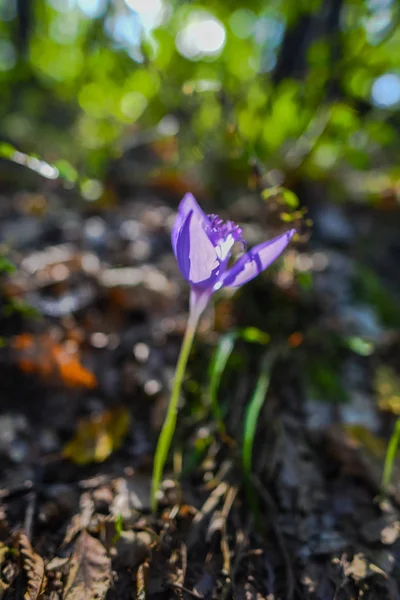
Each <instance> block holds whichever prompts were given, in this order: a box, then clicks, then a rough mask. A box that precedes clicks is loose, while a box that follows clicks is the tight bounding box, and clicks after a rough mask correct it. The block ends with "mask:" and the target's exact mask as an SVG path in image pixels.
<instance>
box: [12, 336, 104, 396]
mask: <svg viewBox="0 0 400 600" xmlns="http://www.w3.org/2000/svg"><path fill="white" fill-rule="evenodd" d="M12 347H13V348H14V350H16V351H17V354H18V365H19V367H20V368H21V369H22V370H23V371H25V373H36V374H37V375H38V376H39V377H41V378H42V379H45V380H48V379H51V378H53V379H54V380H56V381H57V380H61V382H62V383H63V385H65V386H67V387H73V388H75V387H84V388H94V387H96V385H97V382H96V377H95V376H94V374H93V373H92V372H91V371H89V370H88V369H86V367H84V366H83V365H82V364H81V362H80V356H79V351H78V348H77V347H76V348H73V350H71V347H68V348H67V346H66V345H65V344H58V343H56V342H55V340H54V339H53V338H52V337H51V335H48V334H40V335H37V336H33V335H31V334H29V333H23V334H21V335H17V336H16V337H14V339H13V341H12Z"/></svg>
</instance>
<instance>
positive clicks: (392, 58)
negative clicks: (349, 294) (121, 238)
mask: <svg viewBox="0 0 400 600" xmlns="http://www.w3.org/2000/svg"><path fill="white" fill-rule="evenodd" d="M398 12H399V9H398V4H397V3H396V2H395V1H394V0H392V1H391V0H300V1H297V2H294V1H291V0H283V1H282V0H248V1H247V2H246V3H244V2H243V1H239V0H232V1H231V2H225V1H224V0H213V1H212V2H211V0H203V1H202V2H196V3H194V2H189V1H184V0H36V1H35V2H34V3H32V2H29V0H21V1H20V2H19V3H18V8H17V1H16V0H0V94H1V98H2V103H1V106H0V140H2V141H3V142H4V143H9V144H12V145H13V146H15V147H16V148H18V150H20V151H21V152H24V153H27V154H31V153H36V154H37V155H39V156H40V157H41V158H43V159H44V160H45V161H48V162H49V163H50V164H54V163H55V162H56V161H60V160H62V161H64V162H63V163H61V164H60V163H59V164H60V166H59V169H60V171H62V168H63V166H64V171H65V170H66V171H67V175H66V177H67V178H69V179H70V180H73V179H74V170H75V169H77V170H78V171H80V172H81V174H82V173H84V174H86V175H87V176H88V177H98V176H102V175H103V174H104V169H105V166H106V165H107V163H108V161H109V159H110V158H112V157H117V156H119V155H121V154H122V153H123V152H124V151H125V150H126V149H127V148H129V147H130V146H131V145H132V144H134V143H135V142H134V140H135V139H136V137H137V135H138V134H139V132H143V131H151V130H152V129H154V128H155V127H156V126H157V125H158V124H159V123H160V122H162V123H164V128H163V129H162V131H163V133H169V134H172V135H175V136H176V137H177V141H178V151H177V153H176V156H175V158H174V160H175V161H176V163H177V164H179V165H181V166H184V167H191V166H192V165H197V164H200V163H201V162H202V161H204V160H205V159H208V158H210V157H219V156H223V157H226V159H227V160H228V161H229V160H232V161H234V160H238V159H242V158H243V159H246V160H247V159H248V158H249V157H252V156H255V157H257V158H258V159H259V160H261V161H262V162H263V163H264V164H266V165H268V167H269V168H270V169H271V170H273V169H278V170H281V171H283V173H285V174H289V175H290V174H292V175H294V176H297V174H300V175H302V174H303V175H305V176H306V177H307V178H313V179H314V178H317V179H324V180H327V181H328V182H329V183H330V184H332V189H333V190H335V189H337V188H338V186H339V187H340V189H342V188H343V186H345V188H346V190H347V192H348V193H350V194H351V195H353V196H354V197H357V196H362V197H363V198H364V197H371V198H375V197H376V196H377V195H379V193H381V192H382V190H384V189H387V188H388V187H391V186H395V183H396V180H397V178H398V175H399V168H398V167H392V165H395V164H396V162H397V158H398V153H399V150H398V144H397V133H396V129H397V128H398V120H399V108H400V76H399V56H400V29H399V27H397V20H398V19H397V18H398ZM168 116H169V117H171V116H173V117H174V120H171V119H169V120H168V121H165V117H168ZM163 119H164V121H162V120H163ZM372 166H374V167H376V168H378V169H379V177H378V176H377V177H375V178H374V179H373V181H371V180H370V179H365V180H364V179H363V178H357V177H354V175H357V174H358V173H359V172H362V171H364V170H366V169H370V168H371V167H372ZM396 189H397V188H396ZM396 193H398V190H397V192H396ZM290 200H291V199H290V198H288V201H290Z"/></svg>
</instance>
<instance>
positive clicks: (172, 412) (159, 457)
mask: <svg viewBox="0 0 400 600" xmlns="http://www.w3.org/2000/svg"><path fill="white" fill-rule="evenodd" d="M199 317H200V314H199V312H197V311H195V312H194V313H192V315H191V317H190V318H189V321H188V324H187V327H186V331H185V335H184V338H183V342H182V347H181V351H180V354H179V358H178V363H177V365H176V370H175V376H174V382H173V386H172V391H171V398H170V401H169V405H168V409H167V414H166V417H165V420H164V423H163V426H162V429H161V433H160V437H159V438H158V443H157V448H156V453H155V456H154V466H153V479H152V488H151V510H152V511H153V512H155V511H156V510H157V492H158V490H159V487H160V483H161V478H162V475H163V472H164V466H165V463H166V460H167V457H168V451H169V448H170V446H171V442H172V438H173V435H174V431H175V426H176V419H177V415H178V404H179V397H180V394H181V388H182V382H183V378H184V376H185V371H186V365H187V362H188V358H189V354H190V350H191V348H192V345H193V339H194V334H195V333H196V328H197V323H198V321H199Z"/></svg>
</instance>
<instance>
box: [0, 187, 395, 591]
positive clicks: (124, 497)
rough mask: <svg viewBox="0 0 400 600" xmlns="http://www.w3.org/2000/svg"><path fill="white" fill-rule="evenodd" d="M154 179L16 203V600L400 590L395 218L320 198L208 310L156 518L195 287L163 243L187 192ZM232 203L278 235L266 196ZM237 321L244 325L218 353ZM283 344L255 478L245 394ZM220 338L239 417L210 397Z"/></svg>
mask: <svg viewBox="0 0 400 600" xmlns="http://www.w3.org/2000/svg"><path fill="white" fill-rule="evenodd" d="M159 196H160V195H157V194H154V193H150V192H146V193H144V192H143V191H142V192H140V193H139V192H138V193H137V194H132V198H130V199H129V198H128V199H126V200H125V201H124V202H121V203H118V202H115V203H114V204H113V205H112V206H108V207H103V208H101V207H98V206H96V205H95V204H92V205H91V204H90V203H85V205H84V206H82V205H80V204H79V202H77V201H73V200H71V199H69V198H68V199H66V198H65V197H64V196H63V195H62V194H59V193H58V192H57V190H55V191H54V190H46V191H45V192H44V193H42V192H41V193H31V192H30V193H28V192H26V193H12V194H10V195H4V196H2V197H1V199H0V242H1V243H2V244H3V245H2V249H3V250H4V252H5V253H6V254H7V257H8V260H10V261H11V262H12V263H13V264H14V265H15V267H16V268H15V271H14V272H12V273H6V272H4V274H3V276H2V281H3V282H2V286H1V303H2V317H1V319H0V335H1V340H2V347H1V348H0V363H1V369H0V381H1V384H0V599H1V600H21V599H22V598H27V599H30V600H36V599H41V598H43V599H51V600H56V599H61V598H63V599H66V600H81V599H82V600H83V599H85V600H90V599H92V598H93V599H95V598H97V599H101V598H107V600H112V599H116V600H117V599H118V600H125V599H126V600H128V599H131V598H139V599H141V600H144V599H148V600H156V599H163V598H171V599H172V598H184V599H188V600H189V599H191V598H201V599H212V598H215V599H229V598H234V599H235V600H251V599H254V600H255V599H257V600H262V599H264V600H273V599H275V600H278V599H282V600H283V599H284V600H295V599H296V600H297V599H299V600H300V599H310V600H311V599H312V600H343V599H347V598H349V599H358V598H364V599H381V598H382V599H386V598H387V599H391V600H392V599H393V600H394V599H398V598H400V586H399V584H400V539H399V538H400V508H399V501H400V493H399V490H400V488H397V483H398V482H399V481H400V478H399V477H398V473H397V470H396V468H395V470H394V476H393V485H392V487H391V488H390V493H389V495H387V496H386V497H383V496H382V495H381V492H380V482H381V475H382V465H383V457H384V453H385V448H386V444H387V439H388V437H389V435H390V432H391V430H392V427H393V424H394V420H395V415H396V412H397V411H398V409H399V406H400V399H399V398H400V392H399V390H400V384H399V382H398V380H397V373H399V372H400V369H399V367H400V360H399V357H400V352H399V349H400V348H399V346H400V343H399V339H400V338H399V336H398V331H399V329H398V327H399V323H400V320H399V308H398V307H399V303H398V298H399V297H400V295H399V289H396V285H398V284H399V281H398V261H396V256H397V253H398V252H400V246H399V241H398V234H397V232H398V230H399V229H398V227H399V217H398V215H397V216H396V215H394V214H391V213H384V212H379V211H374V210H372V209H367V208H364V209H361V208H354V207H353V208H345V207H338V206H335V205H329V204H324V205H323V206H319V205H318V203H316V205H315V206H310V210H311V213H312V217H313V219H314V232H313V236H312V238H311V241H309V242H308V243H306V244H303V245H301V244H299V245H296V244H295V245H293V247H292V248H291V249H289V250H288V251H287V253H286V255H285V257H284V258H283V261H282V262H281V263H280V269H278V268H275V269H271V270H270V271H268V272H267V273H266V274H265V276H262V277H260V278H258V279H257V280H255V281H254V282H252V283H251V284H249V285H248V286H247V287H246V288H243V289H242V290H241V291H240V292H238V294H237V295H235V296H233V295H232V294H230V293H228V294H227V295H224V296H222V297H221V298H220V299H219V300H218V301H217V304H216V307H215V309H213V308H210V310H209V311H208V312H207V314H206V315H205V317H204V319H203V321H202V324H201V327H200V330H199V333H198V336H197V341H196V345H195V349H194V351H193V353H192V356H191V360H190V365H189V372H188V377H187V382H186V386H185V399H186V401H185V403H184V406H182V408H181V411H180V415H179V419H178V427H177V432H176V436H175V440H174V453H173V457H172V458H173V460H172V461H171V464H170V468H169V471H168V472H167V474H166V476H165V479H164V481H163V486H162V490H161V495H160V502H159V510H158V513H157V515H153V514H151V512H150V505H149V493H150V482H151V464H152V452H153V450H154V447H155V443H156V440H157V435H158V432H159V429H160V426H161V423H162V419H163V415H164V412H165V408H166V404H167V401H168V389H169V386H170V381H171V377H172V374H173V370H174V365H175V363H176V359H177V355H178V352H179V348H180V342H181V339H182V334H183V331H184V327H185V322H186V318H187V299H188V289H187V284H186V283H185V282H184V281H183V280H182V278H181V276H180V274H179V272H178V268H177V266H176V264H175V260H174V258H173V255H172V252H171V248H170V239H169V231H170V227H171V224H172V222H173V219H174V215H175V213H174V210H176V206H177V200H178V199H175V200H174V202H171V204H170V203H169V202H167V201H166V200H164V199H162V198H160V197H159ZM249 207H251V210H249ZM208 212H215V211H212V210H209V211H208ZM249 214H251V217H249V216H248V215H249ZM246 215H247V216H246ZM229 218H233V219H235V220H237V221H238V222H242V221H243V220H246V221H247V223H246V226H245V233H246V234H247V235H248V238H249V241H250V243H251V244H253V243H257V242H258V241H261V240H262V239H265V237H266V236H267V235H268V234H271V233H272V234H273V233H274V232H271V231H269V230H268V227H267V222H268V213H267V211H266V209H265V206H264V205H263V203H262V202H261V200H257V198H255V197H248V198H247V199H246V200H245V201H243V199H242V201H240V202H237V203H234V204H233V205H232V208H231V209H230V211H229ZM0 268H2V269H3V270H4V271H7V270H9V264H8V262H7V261H6V260H3V259H2V262H1V263H0ZM376 274H379V277H378V276H377V275H376ZM233 327H234V328H235V330H236V331H237V332H239V333H240V332H242V333H243V332H247V333H246V335H241V334H240V335H239V333H238V336H237V340H236V346H235V350H234V351H233V352H232V353H231V354H230V355H229V353H226V354H225V357H224V356H223V353H224V351H225V350H224V346H223V344H222V345H221V340H225V341H226V340H228V342H229V340H232V338H229V337H228V332H229V331H230V330H231V329H232V328H233ZM282 340H283V341H285V342H286V343H287V347H288V351H287V352H285V353H284V354H282V355H281V356H280V357H278V359H276V360H275V362H274V363H273V364H272V366H271V367H270V372H269V373H268V375H269V376H270V377H271V381H270V384H269V387H268V393H267V395H266V399H265V402H264V403H263V406H262V409H261V412H260V416H259V419H258V422H257V431H256V436H255V442H254V447H253V452H252V455H253V458H252V474H251V475H249V474H247V477H244V475H243V468H242V455H243V453H242V438H243V423H244V421H245V419H246V406H247V405H248V403H249V401H250V399H251V398H252V394H253V393H254V389H255V387H256V385H257V382H258V381H259V375H260V373H262V372H263V371H262V369H263V368H265V366H264V367H263V366H262V365H265V364H266V363H265V356H267V354H268V352H269V351H270V349H271V348H275V347H278V345H279V344H281V343H282ZM228 342H227V343H228ZM267 342H268V343H267ZM228 346H229V343H228ZM216 348H218V349H219V351H220V356H223V358H224V359H226V361H225V362H226V365H225V368H224V372H223V374H221V373H217V375H218V377H219V379H220V380H219V379H216V380H215V381H216V382H217V385H218V397H219V402H220V404H221V410H222V413H223V415H224V423H225V431H221V429H218V427H217V426H216V423H215V419H214V418H213V417H212V415H211V413H210V389H209V373H210V372H211V376H214V377H215V373H216V372H217V371H218V369H217V367H215V361H214V375H213V372H212V369H209V368H208V364H209V363H210V360H211V359H212V356H213V353H214V352H215V349H216ZM396 401H397V404H396Z"/></svg>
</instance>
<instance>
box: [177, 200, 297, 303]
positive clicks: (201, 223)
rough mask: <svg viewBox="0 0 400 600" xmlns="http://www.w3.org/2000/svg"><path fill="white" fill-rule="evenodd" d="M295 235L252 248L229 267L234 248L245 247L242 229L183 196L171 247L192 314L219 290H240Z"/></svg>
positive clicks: (286, 233)
mask: <svg viewBox="0 0 400 600" xmlns="http://www.w3.org/2000/svg"><path fill="white" fill-rule="evenodd" d="M294 233H295V230H294V229H290V230H289V231H286V232H285V233H283V234H281V235H279V236H277V237H275V238H273V239H272V240H268V241H266V242H263V243H262V244H259V245H258V246H255V247H254V248H251V249H250V250H249V251H248V252H246V253H245V254H243V256H241V257H240V258H239V259H238V260H237V261H236V262H235V263H234V264H233V265H232V266H229V262H230V259H231V252H232V248H233V245H234V244H235V243H236V242H241V243H242V244H243V245H244V240H243V237H242V230H241V229H240V227H238V225H236V224H235V223H234V222H233V221H225V222H224V221H223V220H222V219H220V218H219V217H218V216H217V215H206V214H205V213H204V212H203V211H202V209H201V208H200V206H199V205H198V203H197V202H196V200H195V199H194V197H193V196H192V194H186V195H185V196H184V198H183V200H182V201H181V203H180V205H179V208H178V215H177V217H176V221H175V223H174V226H173V229H172V248H173V251H174V254H175V257H176V260H177V262H178V265H179V268H180V270H181V273H182V275H183V276H184V278H185V279H186V280H187V281H188V282H189V284H190V287H191V314H193V313H196V314H198V313H200V314H201V312H203V310H204V308H205V306H206V305H207V303H208V301H209V299H210V297H211V295H212V294H213V293H214V292H216V291H217V290H219V289H221V288H222V287H226V286H233V287H239V286H241V285H243V284H245V283H247V282H248V281H250V280H251V279H254V277H256V276H257V275H258V274H259V273H261V272H262V271H264V270H265V269H266V268H267V267H269V265H270V264H271V263H273V262H274V260H275V259H276V258H278V256H279V255H280V254H281V252H283V250H284V249H285V248H286V246H287V245H288V243H289V241H290V239H291V237H292V236H293V234H294Z"/></svg>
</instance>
